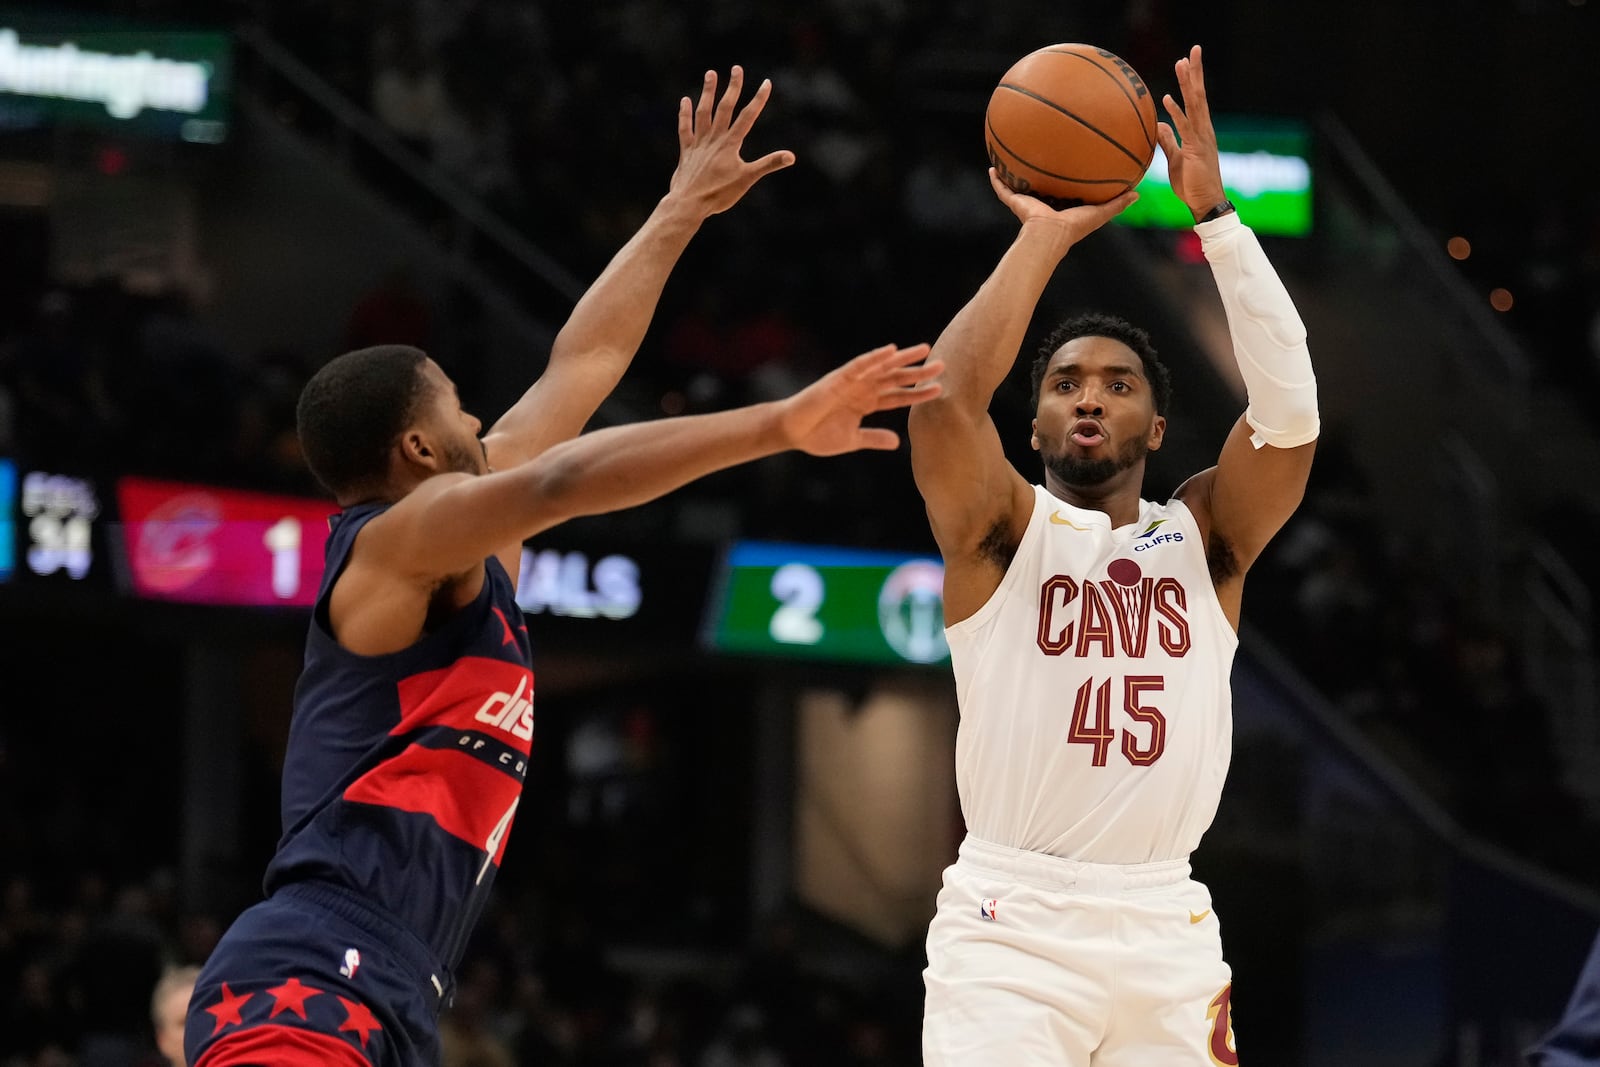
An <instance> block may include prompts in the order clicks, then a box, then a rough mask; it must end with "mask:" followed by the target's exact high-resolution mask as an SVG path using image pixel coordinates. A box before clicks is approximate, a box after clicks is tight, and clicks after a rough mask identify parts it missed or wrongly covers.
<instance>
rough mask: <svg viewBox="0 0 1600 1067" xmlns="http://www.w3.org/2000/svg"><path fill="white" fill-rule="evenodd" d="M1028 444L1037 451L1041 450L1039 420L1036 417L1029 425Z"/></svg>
mask: <svg viewBox="0 0 1600 1067" xmlns="http://www.w3.org/2000/svg"><path fill="white" fill-rule="evenodd" d="M1028 446H1029V447H1030V448H1032V449H1033V450H1034V451H1035V452H1037V451H1039V420H1038V419H1034V420H1033V422H1032V423H1031V424H1030V425H1029V427H1028Z"/></svg>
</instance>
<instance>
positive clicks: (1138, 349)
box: [1030, 312, 1172, 415]
mask: <svg viewBox="0 0 1600 1067" xmlns="http://www.w3.org/2000/svg"><path fill="white" fill-rule="evenodd" d="M1080 337H1109V338H1111V340H1113V341H1120V342H1122V343H1123V344H1125V345H1127V346H1128V347H1129V348H1131V349H1133V351H1134V353H1135V354H1137V355H1138V357H1139V362H1141V363H1143V364H1144V376H1145V378H1146V379H1148V380H1149V382H1150V393H1151V395H1152V396H1153V397H1154V398H1155V402H1156V414H1157V415H1165V414H1166V413H1167V406H1168V405H1169V404H1171V403H1172V374H1171V372H1169V371H1168V370H1167V365H1166V364H1165V363H1163V362H1161V358H1160V357H1159V356H1158V355H1156V346H1155V345H1153V344H1151V343H1150V335H1149V334H1148V333H1146V332H1145V331H1144V330H1142V329H1140V328H1139V327H1137V326H1135V325H1134V324H1133V323H1131V322H1129V321H1128V320H1126V319H1122V318H1118V317H1117V316H1116V315H1106V314H1103V313H1100V312H1090V313H1088V314H1085V315H1077V316H1074V317H1073V318H1070V319H1067V320H1066V321H1065V322H1063V323H1061V324H1060V325H1058V326H1057V327H1056V328H1055V329H1053V330H1051V331H1050V332H1049V334H1047V335H1046V336H1045V339H1044V340H1043V341H1041V342H1040V344H1039V354H1038V355H1037V356H1035V357H1034V360H1033V394H1032V397H1031V398H1030V406H1031V407H1032V408H1033V410H1034V411H1038V410H1039V389H1040V387H1041V386H1042V385H1043V384H1044V372H1045V371H1046V370H1048V369H1049V367H1050V357H1051V356H1053V355H1055V354H1056V353H1057V352H1059V351H1061V346H1062V345H1064V344H1066V343H1067V342H1068V341H1075V340H1077V339H1078V338H1080Z"/></svg>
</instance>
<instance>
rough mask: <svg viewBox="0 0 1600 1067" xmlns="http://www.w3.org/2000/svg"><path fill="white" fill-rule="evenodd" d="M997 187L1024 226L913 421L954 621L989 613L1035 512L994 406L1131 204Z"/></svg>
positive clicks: (957, 329)
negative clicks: (1080, 251)
mask: <svg viewBox="0 0 1600 1067" xmlns="http://www.w3.org/2000/svg"><path fill="white" fill-rule="evenodd" d="M989 182H990V184H991V185H992V186H993V187H994V191H995V195H996V196H998V197H999V198H1000V200H1001V202H1002V203H1004V204H1005V205H1006V206H1007V207H1008V208H1010V209H1011V211H1012V212H1013V213H1014V214H1015V215H1016V216H1017V218H1018V219H1019V220H1020V221H1021V223H1022V228H1021V230H1020V231H1019V232H1018V233H1017V237H1016V240H1015V241H1013V242H1012V244H1011V247H1010V248H1009V249H1007V250H1006V253H1005V255H1004V256H1002V257H1001V259H1000V263H999V264H998V265H997V266H996V267H995V269H994V273H992V274H990V275H989V277H988V279H987V280H986V281H985V282H984V283H983V285H982V286H981V287H980V288H979V289H978V292H977V294H976V295H975V296H973V298H972V300H971V301H969V302H968V303H967V305H966V307H964V308H962V309H961V311H960V312H959V313H958V314H957V315H956V317H955V318H954V319H953V320H951V322H950V325H949V326H947V327H945V329H944V332H943V333H941V334H940V335H939V339H938V340H937V341H936V342H935V343H934V346H933V352H934V355H935V357H936V358H938V359H941V360H943V361H944V364H945V372H944V377H943V379H942V381H943V384H944V395H943V396H942V397H940V398H939V399H938V400H935V401H933V402H932V403H928V404H923V405H921V406H920V407H918V408H916V409H915V410H914V411H912V412H911V418H910V426H909V432H910V436H911V470H912V474H913V476H914V477H915V478H916V481H917V488H918V490H920V491H921V493H922V498H923V501H924V503H925V504H926V505H927V509H928V521H929V523H930V525H931V526H932V528H933V536H934V540H935V541H937V542H938V544H939V550H940V552H941V554H942V555H943V556H944V560H945V590H944V603H945V618H946V620H947V621H948V622H958V621H960V620H961V619H964V618H966V617H967V616H968V615H970V614H972V613H973V612H974V611H976V610H977V609H978V608H979V607H981V606H982V605H983V603H984V601H986V600H987V599H988V598H989V596H990V594H992V593H993V592H994V590H995V588H996V587H997V586H998V584H999V581H1000V578H1001V577H1002V575H1003V574H1004V571H1005V567H1004V564H1003V562H1001V561H1000V560H999V559H997V558H996V555H995V552H994V549H995V548H996V547H998V548H1000V549H1001V550H1003V551H1009V550H1011V549H1015V547H1016V545H1017V543H1018V542H1019V541H1020V540H1021V538H1022V531H1023V530H1024V529H1025V528H1026V526H1027V520H1028V514H1029V512H1030V511H1031V509H1032V507H1033V492H1032V490H1031V489H1030V488H1029V485H1028V482H1027V481H1026V480H1025V479H1024V478H1023V477H1022V476H1021V475H1020V474H1018V473H1017V471H1016V469H1015V468H1013V467H1012V466H1011V464H1010V463H1009V462H1007V461H1006V457H1005V450H1004V448H1003V447H1002V446H1001V443H1000V437H999V435H998V434H997V433H996V431H995V427H994V423H993V422H992V421H991V420H990V418H989V402H990V401H991V400H992V399H993V397H994V391H995V390H996V389H997V388H999V386H1000V383H1001V382H1002V381H1004V380H1005V377H1006V374H1007V373H1009V372H1010V370H1011V366H1012V364H1013V363H1014V362H1015V360H1016V358H1017V351H1018V349H1020V348H1021V346H1022V341H1023V337H1024V336H1025V334H1026V333H1027V330H1028V324H1029V322H1030V321H1032V318H1033V312H1034V308H1035V307H1036V306H1037V304H1038V303H1039V298H1040V297H1041V296H1042V295H1043V294H1044V289H1045V286H1046V285H1047V284H1048V283H1049V281H1050V277H1051V275H1052V274H1054V273H1055V270H1056V267H1057V266H1059V265H1060V263H1061V260H1062V258H1063V257H1065V256H1066V254H1067V252H1068V250H1070V249H1071V248H1072V246H1073V245H1075V244H1077V243H1078V242H1079V241H1080V240H1082V239H1083V238H1084V237H1086V236H1088V235H1089V234H1090V233H1093V232H1094V231H1095V230H1097V229H1099V228H1100V227H1101V226H1102V225H1104V224H1105V223H1106V222H1107V221H1108V220H1110V219H1111V218H1112V217H1113V216H1115V215H1116V214H1117V213H1118V212H1120V211H1122V210H1123V209H1124V208H1126V207H1127V206H1128V205H1129V204H1132V203H1133V202H1134V201H1135V200H1136V199H1138V195H1137V194H1136V193H1131V192H1130V193H1124V194H1123V195H1122V196H1120V197H1117V198H1116V199H1115V200H1111V201H1109V202H1107V203H1104V204H1089V205H1084V206H1081V207H1074V208H1068V209H1066V210H1064V211H1055V210H1052V209H1051V208H1050V207H1049V206H1047V205H1046V204H1045V203H1044V202H1043V201H1040V200H1038V199H1037V198H1035V197H1031V196H1027V195H1024V194H1021V193H1017V192H1014V191H1012V190H1011V189H1009V188H1007V187H1006V186H1005V185H1004V184H1002V183H1001V181H1000V179H999V178H998V177H997V176H996V175H995V172H994V170H993V169H991V170H990V171H989Z"/></svg>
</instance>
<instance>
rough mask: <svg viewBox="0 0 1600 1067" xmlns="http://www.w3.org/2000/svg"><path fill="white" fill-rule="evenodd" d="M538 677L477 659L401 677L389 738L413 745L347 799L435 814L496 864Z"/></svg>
mask: <svg viewBox="0 0 1600 1067" xmlns="http://www.w3.org/2000/svg"><path fill="white" fill-rule="evenodd" d="M533 682H534V677H533V672H532V671H531V670H529V669H528V668H527V667H525V666H522V665H520V664H516V663H510V662H507V661H505V660H500V659H493V658H488V657H478V656H468V657H464V658H462V659H460V660H458V661H456V662H455V663H452V664H451V665H449V666H448V667H444V668H441V669H439V670H433V671H423V672H421V673H419V674H415V675H412V676H411V677H409V678H405V679H403V680H402V681H401V682H400V683H399V687H398V689H399V698H400V708H401V718H400V721H399V723H397V724H396V725H395V727H394V728H393V729H392V730H391V731H390V735H391V736H392V737H406V738H408V739H409V744H407V745H406V746H405V748H403V749H402V750H401V751H400V752H398V753H397V754H396V755H394V756H392V757H390V758H389V759H386V760H384V761H383V762H381V763H379V764H378V765H376V766H375V767H373V768H371V769H370V770H369V771H367V773H365V774H363V775H361V776H360V777H359V778H357V779H356V780H355V781H354V782H352V783H351V784H350V786H349V787H348V788H347V789H346V790H345V793H344V796H345V799H346V800H350V801H355V802H359V803H367V804H378V805H381V806H384V807H389V808H395V809H399V810H402V811H411V812H416V813H419V814H425V815H428V816H431V817H432V818H433V820H434V821H435V822H436V823H438V825H439V827H440V828H441V829H443V830H444V831H445V832H447V833H449V834H451V835H452V836H454V837H458V838H460V839H461V840H463V841H465V842H467V843H469V844H471V845H472V846H473V847H474V848H478V849H483V850H484V851H485V852H486V853H487V855H486V857H485V862H486V864H487V863H493V864H494V865H495V866H498V865H499V863H500V859H501V856H502V854H503V853H504V850H505V842H506V836H507V833H508V831H509V830H510V823H511V818H512V815H513V814H514V813H515V811H516V805H517V799H518V797H519V796H520V794H521V792H522V782H523V779H524V777H525V776H526V775H527V771H528V758H529V754H530V752H531V751H532V742H533V729H534V701H533ZM483 874H484V872H483V871H482V870H480V871H479V875H478V878H479V880H480V881H481V880H482V878H483Z"/></svg>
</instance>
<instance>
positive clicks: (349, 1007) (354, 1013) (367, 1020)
mask: <svg viewBox="0 0 1600 1067" xmlns="http://www.w3.org/2000/svg"><path fill="white" fill-rule="evenodd" d="M339 1003H340V1004H343V1005H344V1010H345V1011H346V1012H348V1013H349V1016H348V1018H346V1019H345V1021H344V1022H342V1023H340V1024H339V1032H340V1033H343V1032H344V1031H346V1030H354V1031H355V1032H356V1033H358V1034H360V1035H361V1047H362V1048H366V1047H367V1035H368V1034H370V1033H372V1031H374V1030H382V1029H383V1027H381V1026H379V1025H378V1020H377V1019H374V1018H373V1017H372V1012H371V1011H369V1010H367V1006H366V1005H365V1004H362V1003H360V1002H359V1001H354V1000H346V999H344V998H343V997H340V998H339Z"/></svg>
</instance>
